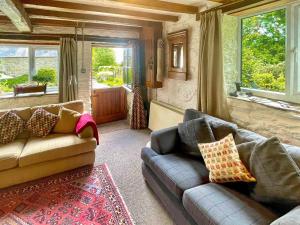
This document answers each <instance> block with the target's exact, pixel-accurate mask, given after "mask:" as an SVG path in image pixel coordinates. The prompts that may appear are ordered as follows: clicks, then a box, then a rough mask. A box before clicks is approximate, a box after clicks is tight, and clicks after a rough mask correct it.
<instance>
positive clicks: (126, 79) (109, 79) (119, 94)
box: [91, 45, 133, 124]
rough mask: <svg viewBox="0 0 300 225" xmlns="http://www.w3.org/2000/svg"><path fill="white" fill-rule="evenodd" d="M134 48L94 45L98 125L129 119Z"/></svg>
mask: <svg viewBox="0 0 300 225" xmlns="http://www.w3.org/2000/svg"><path fill="white" fill-rule="evenodd" d="M132 74H133V68H132V48H131V47H120V46H99V45H93V46H92V94H91V96H92V97H91V98H92V101H91V102H92V114H93V117H94V119H95V121H96V123H97V124H103V123H108V122H112V121H117V120H122V119H126V117H127V101H126V90H125V88H124V86H127V87H128V88H131V87H132Z"/></svg>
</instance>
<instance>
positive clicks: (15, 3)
mask: <svg viewBox="0 0 300 225" xmlns="http://www.w3.org/2000/svg"><path fill="white" fill-rule="evenodd" d="M0 11H2V12H3V13H4V15H6V16H7V17H8V18H9V19H10V20H11V22H12V23H13V24H14V25H15V27H16V28H17V29H18V30H19V31H21V32H31V31H32V26H31V22H30V19H29V17H28V15H27V13H26V11H25V9H24V7H23V4H22V3H21V2H20V0H1V1H0Z"/></svg>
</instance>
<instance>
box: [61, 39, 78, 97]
mask: <svg viewBox="0 0 300 225" xmlns="http://www.w3.org/2000/svg"><path fill="white" fill-rule="evenodd" d="M77 98H78V73H77V45H76V41H75V40H74V38H61V39H60V76H59V101H60V102H68V101H73V100H76V99H77Z"/></svg>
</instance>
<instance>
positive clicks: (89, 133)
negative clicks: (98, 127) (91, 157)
mask: <svg viewBox="0 0 300 225" xmlns="http://www.w3.org/2000/svg"><path fill="white" fill-rule="evenodd" d="M78 137H80V138H92V137H94V131H93V128H92V127H91V126H88V127H86V128H84V129H83V130H82V131H81V132H80V133H79V134H78Z"/></svg>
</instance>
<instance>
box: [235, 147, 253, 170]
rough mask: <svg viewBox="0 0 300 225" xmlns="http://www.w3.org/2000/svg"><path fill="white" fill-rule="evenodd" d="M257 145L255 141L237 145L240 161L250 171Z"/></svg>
mask: <svg viewBox="0 0 300 225" xmlns="http://www.w3.org/2000/svg"><path fill="white" fill-rule="evenodd" d="M255 145H256V142H255V141H251V142H245V143H242V144H238V145H236V148H237V150H238V152H239V156H240V159H241V160H242V162H243V164H244V165H245V166H246V167H247V169H248V170H249V169H250V157H251V153H252V151H253V150H254V147H255Z"/></svg>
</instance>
